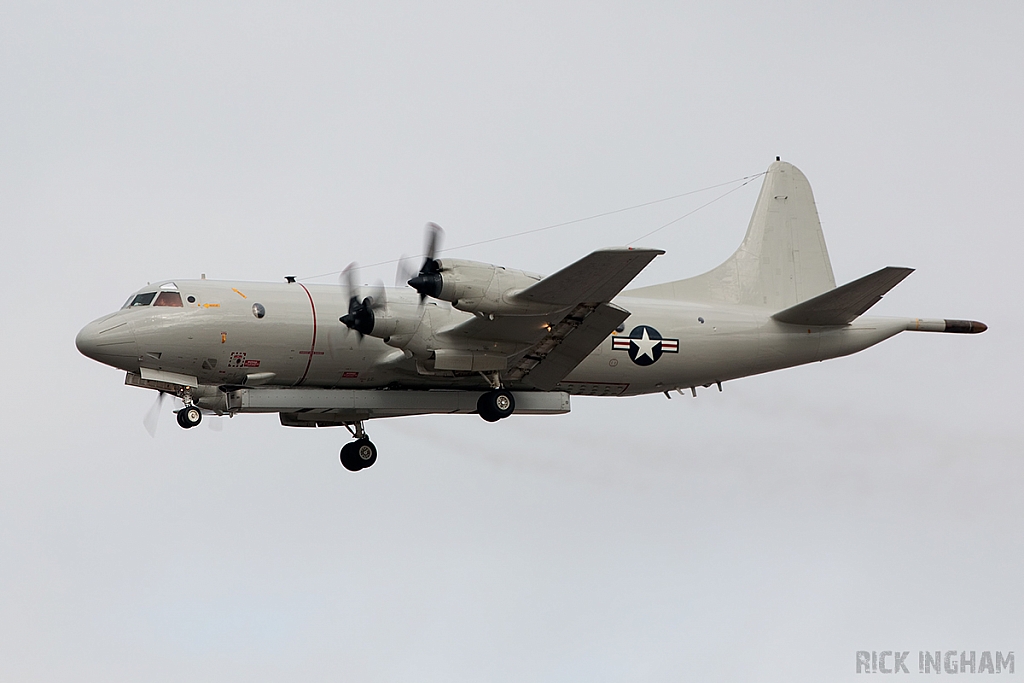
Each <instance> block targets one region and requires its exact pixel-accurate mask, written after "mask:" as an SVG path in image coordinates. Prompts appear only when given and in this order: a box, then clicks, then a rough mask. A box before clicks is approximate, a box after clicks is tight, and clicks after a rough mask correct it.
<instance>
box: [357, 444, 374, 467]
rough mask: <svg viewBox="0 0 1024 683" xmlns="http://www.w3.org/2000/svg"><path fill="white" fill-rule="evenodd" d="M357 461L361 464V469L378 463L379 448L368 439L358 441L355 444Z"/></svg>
mask: <svg viewBox="0 0 1024 683" xmlns="http://www.w3.org/2000/svg"><path fill="white" fill-rule="evenodd" d="M353 445H354V446H355V450H354V451H353V452H354V453H355V455H356V460H358V461H359V463H360V465H359V466H360V468H361V469H366V468H367V467H370V466H371V465H373V463H375V462H377V447H376V446H374V445H373V442H372V441H370V440H369V439H367V438H365V437H364V438H362V439H357V440H356V441H355V443H354V444H353Z"/></svg>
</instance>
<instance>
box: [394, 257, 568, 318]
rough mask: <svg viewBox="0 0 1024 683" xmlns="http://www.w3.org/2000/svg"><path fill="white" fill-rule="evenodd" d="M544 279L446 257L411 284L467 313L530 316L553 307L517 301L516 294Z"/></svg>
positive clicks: (421, 292)
mask: <svg viewBox="0 0 1024 683" xmlns="http://www.w3.org/2000/svg"><path fill="white" fill-rule="evenodd" d="M541 279H542V276H540V275H536V274H534V273H527V272H525V271H522V270H514V269H511V268H503V267H501V266H495V265H491V264H490V263H480V262H479V261H466V260H464V259H447V258H446V259H437V260H435V261H433V262H431V264H430V266H429V268H426V269H424V271H423V272H421V273H420V274H419V275H417V276H416V277H414V278H413V279H411V280H409V284H410V285H412V287H413V288H414V289H416V291H418V292H419V293H420V294H422V295H424V296H431V297H434V298H435V299H440V300H442V301H449V302H451V304H452V306H454V307H455V308H457V309H459V310H460V311H466V312H467V313H480V314H485V315H493V314H500V315H530V314H535V313H543V312H546V311H548V310H550V309H551V306H545V305H543V304H536V303H534V302H529V301H523V300H520V299H517V298H516V294H518V293H519V292H521V291H522V290H524V289H526V288H527V287H529V286H530V285H533V284H536V283H537V282H539V281H540V280H541Z"/></svg>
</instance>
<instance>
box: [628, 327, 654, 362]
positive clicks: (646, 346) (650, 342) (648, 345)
mask: <svg viewBox="0 0 1024 683" xmlns="http://www.w3.org/2000/svg"><path fill="white" fill-rule="evenodd" d="M630 341H631V342H633V343H634V344H636V348H637V352H636V357H637V358H639V357H640V356H647V357H648V358H650V359H651V360H654V347H655V346H657V345H658V344H660V343H661V340H660V339H651V338H650V337H648V336H647V328H646V327H645V328H644V331H643V336H642V337H640V338H639V339H630Z"/></svg>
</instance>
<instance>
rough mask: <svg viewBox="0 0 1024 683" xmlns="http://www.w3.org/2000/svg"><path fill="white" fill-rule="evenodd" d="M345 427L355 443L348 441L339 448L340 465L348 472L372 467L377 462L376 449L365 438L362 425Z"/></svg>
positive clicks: (357, 423)
mask: <svg viewBox="0 0 1024 683" xmlns="http://www.w3.org/2000/svg"><path fill="white" fill-rule="evenodd" d="M345 427H346V428H347V429H348V430H349V431H350V432H351V433H352V436H354V437H355V441H350V442H348V443H347V444H345V445H344V446H342V447H341V464H342V465H343V466H344V467H345V469H346V470H348V471H349V472H358V471H359V470H365V469H366V468H367V467H370V466H372V465H373V463H375V462H377V447H376V446H374V445H373V442H372V441H370V439H369V438H368V437H367V436H366V430H364V429H363V423H362V422H356V423H355V424H353V425H348V424H346V425H345Z"/></svg>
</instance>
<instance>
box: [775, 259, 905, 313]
mask: <svg viewBox="0 0 1024 683" xmlns="http://www.w3.org/2000/svg"><path fill="white" fill-rule="evenodd" d="M913 272H914V269H913V268H899V267H897V266H887V267H885V268H882V269H881V270H878V271H875V272H874V273H871V274H870V275H865V276H864V277H862V278H860V279H858V280H854V281H853V282H849V283H847V284H845V285H843V286H842V287H836V288H835V289H832V290H829V291H827V292H825V293H824V294H819V295H818V296H816V297H814V298H813V299H808V300H807V301H803V302H801V303H798V304H797V305H795V306H790V307H789V308H787V309H785V310H782V311H779V312H778V313H776V314H775V315H773V316H772V317H773V318H774V319H776V320H778V321H779V322H782V323H790V324H792V325H846V324H847V323H849V322H851V321H852V320H854V319H855V318H857V317H858V316H860V315H863V314H864V312H865V311H867V310H868V309H869V308H871V307H872V306H874V305H875V304H877V303H878V302H879V301H881V300H882V296H883V295H885V294H886V293H887V292H888V291H889V290H890V289H892V288H893V287H895V286H896V285H898V284H899V283H901V282H903V279H904V278H906V277H907V276H908V275H910V274H911V273H913Z"/></svg>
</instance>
